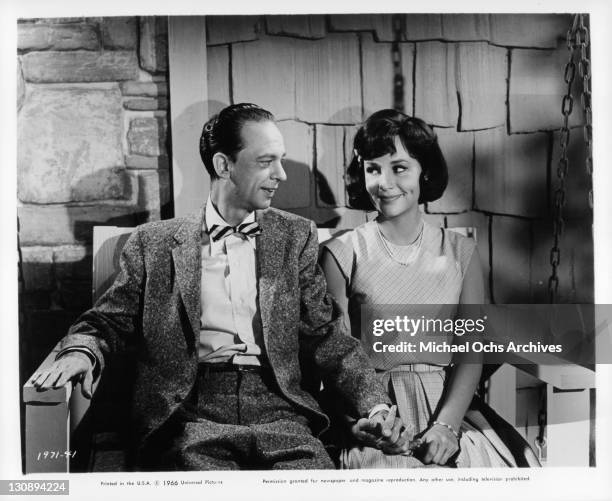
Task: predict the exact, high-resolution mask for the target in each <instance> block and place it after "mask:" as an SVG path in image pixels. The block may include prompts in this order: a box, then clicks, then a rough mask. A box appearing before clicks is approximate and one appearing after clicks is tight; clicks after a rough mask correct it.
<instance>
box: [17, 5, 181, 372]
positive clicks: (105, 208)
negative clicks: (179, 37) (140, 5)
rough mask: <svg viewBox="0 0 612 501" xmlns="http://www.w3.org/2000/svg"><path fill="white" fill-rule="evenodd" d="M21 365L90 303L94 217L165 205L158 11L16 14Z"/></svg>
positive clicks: (136, 216) (123, 218)
mask: <svg viewBox="0 0 612 501" xmlns="http://www.w3.org/2000/svg"><path fill="white" fill-rule="evenodd" d="M17 59H18V71H17V83H18V102H17V110H18V119H17V124H18V125H17V127H18V160H17V162H18V164H17V172H18V186H17V193H18V200H19V207H18V217H19V221H18V222H19V242H20V257H21V274H20V278H21V282H20V313H21V316H20V318H21V346H22V349H23V353H22V362H23V363H22V377H23V376H25V377H27V375H28V373H29V372H30V371H31V370H32V369H33V368H34V367H35V365H36V364H38V363H39V362H40V360H41V359H42V358H43V356H44V355H45V354H46V352H47V351H48V350H49V348H50V347H52V346H53V345H54V344H55V342H57V340H58V339H59V338H60V337H61V336H62V335H63V334H64V333H65V331H66V329H67V327H68V326H69V325H70V323H71V322H72V321H73V320H74V319H75V318H76V316H77V315H78V314H79V313H80V312H82V311H83V310H84V309H85V308H87V307H88V306H90V304H91V275H92V270H91V243H92V226H93V225H95V224H106V225H118V226H134V225H136V224H138V223H141V222H145V221H149V220H156V219H160V218H161V217H168V216H169V215H171V212H170V211H171V207H170V204H169V202H170V196H171V195H170V192H171V190H170V175H169V162H168V141H167V109H168V75H167V69H168V62H167V21H166V19H165V18H147V17H141V18H138V17H113V18H60V19H24V20H20V22H19V24H18V58H17Z"/></svg>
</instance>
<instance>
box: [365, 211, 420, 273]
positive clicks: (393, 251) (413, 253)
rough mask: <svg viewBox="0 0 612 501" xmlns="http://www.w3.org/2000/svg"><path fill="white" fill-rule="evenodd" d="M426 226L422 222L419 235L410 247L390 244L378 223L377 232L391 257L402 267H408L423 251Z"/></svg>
mask: <svg viewBox="0 0 612 501" xmlns="http://www.w3.org/2000/svg"><path fill="white" fill-rule="evenodd" d="M424 226H425V225H424V224H423V222H422V221H421V228H420V230H419V234H418V235H417V237H416V238H415V239H414V241H413V242H412V243H410V244H408V245H396V244H394V243H392V242H389V240H387V239H386V238H385V236H384V235H383V234H382V231H380V225H379V224H378V223H376V232H377V233H378V237H379V238H380V241H381V242H382V245H383V247H384V249H385V251H386V252H387V254H389V257H390V258H391V259H392V260H393V261H395V262H396V263H398V264H401V265H402V266H408V265H410V264H412V263H413V262H414V261H415V260H416V258H417V256H418V255H419V251H420V250H421V244H422V243H423V228H424Z"/></svg>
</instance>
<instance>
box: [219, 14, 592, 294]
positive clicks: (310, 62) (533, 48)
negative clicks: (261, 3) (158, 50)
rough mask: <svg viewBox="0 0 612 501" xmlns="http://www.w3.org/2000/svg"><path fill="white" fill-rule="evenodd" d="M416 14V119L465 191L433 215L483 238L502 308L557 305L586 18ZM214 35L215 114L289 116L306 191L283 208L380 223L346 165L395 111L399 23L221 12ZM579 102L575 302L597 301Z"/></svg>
mask: <svg viewBox="0 0 612 501" xmlns="http://www.w3.org/2000/svg"><path fill="white" fill-rule="evenodd" d="M401 21H402V23H403V29H402V30H401V34H400V38H399V40H400V43H399V48H400V54H401V62H400V66H401V68H402V74H403V76H404V81H405V84H404V87H405V110H406V112H407V113H410V114H415V115H417V116H419V117H421V118H423V119H425V120H426V121H428V122H429V123H430V124H432V125H433V126H435V128H436V131H437V133H438V136H439V139H440V143H441V146H442V149H443V151H444V153H445V156H446V158H447V161H448V165H449V169H450V184H449V187H448V189H447V190H446V193H445V194H444V196H443V197H442V199H440V200H438V201H436V202H433V203H431V204H428V206H427V207H425V211H426V213H427V216H426V217H427V218H428V219H430V220H432V221H434V222H436V223H438V224H440V225H444V226H447V227H458V226H470V227H475V228H476V229H477V240H478V245H479V251H480V255H481V259H482V261H483V266H484V269H485V273H486V277H487V280H488V284H489V292H490V295H491V298H492V299H493V300H494V301H495V302H498V303H530V302H548V293H547V289H548V287H547V284H548V277H549V275H550V272H551V269H550V264H549V254H550V248H551V245H552V226H551V223H550V219H551V217H550V216H551V204H552V200H553V193H554V190H555V189H556V186H557V184H556V183H557V181H556V167H557V163H558V160H557V159H558V156H559V138H558V130H559V128H560V127H561V124H562V114H561V100H562V96H563V94H564V93H565V88H566V85H565V83H564V80H563V76H564V65H565V63H566V61H567V58H568V55H567V48H566V44H565V35H566V32H567V29H568V28H569V26H570V22H571V17H570V16H568V15H543V14H536V15H518V14H517V15H514V14H513V15H488V14H481V15H468V14H459V15H454V14H453V15H450V14H444V15H437V14H436V15H414V14H413V15H404V16H401ZM207 37H208V39H207V44H208V62H207V64H208V68H209V73H208V89H209V111H210V113H211V114H212V113H214V112H216V111H218V110H219V109H221V108H222V107H223V106H225V105H227V104H229V103H236V102H242V101H248V102H254V103H257V104H259V105H261V106H263V107H266V108H268V109H270V110H271V111H272V112H273V113H274V114H275V115H276V116H277V118H278V119H279V120H280V128H281V131H282V132H283V135H284V137H285V143H286V147H287V152H288V159H287V163H286V164H287V169H286V170H287V174H288V176H289V179H290V182H287V183H285V184H284V185H283V186H282V188H281V189H280V190H279V193H278V194H277V197H276V198H275V201H274V203H275V205H277V206H279V207H281V208H285V209H287V210H290V211H293V212H296V213H299V214H303V215H305V216H308V217H311V218H312V219H314V220H316V221H317V223H318V224H319V225H322V226H336V227H342V226H354V225H356V224H359V223H361V222H363V221H365V218H366V215H365V214H363V213H360V212H357V211H352V210H349V209H347V208H346V200H347V199H346V193H345V190H344V179H343V175H344V171H343V167H342V166H346V165H347V164H348V161H349V158H350V155H351V142H352V138H353V135H354V133H355V130H356V127H357V125H358V124H359V122H361V121H362V120H363V119H365V118H366V117H367V116H368V115H369V114H370V113H371V112H373V111H375V110H377V109H380V108H388V107H392V105H393V60H392V52H391V47H392V42H393V40H394V38H395V32H394V29H393V18H392V16H391V15H330V16H240V17H237V16H210V17H208V18H207ZM577 85H579V84H577ZM579 90H580V89H579V88H578V89H577V91H579ZM579 103H580V100H579V98H578V96H576V106H575V107H574V112H573V114H572V117H571V120H570V124H571V126H572V127H573V130H572V133H571V144H570V160H571V167H570V174H569V176H568V179H567V186H568V193H567V205H566V209H565V217H566V231H565V235H564V237H563V238H562V241H561V249H562V250H561V267H560V270H559V274H560V293H561V294H560V300H561V301H568V302H581V301H583V302H590V301H593V240H592V233H591V225H592V213H591V211H590V209H589V207H588V202H587V193H586V190H587V177H586V173H585V168H584V143H583V136H582V130H581V128H580V126H581V124H582V120H583V116H582V112H581V110H580V105H579Z"/></svg>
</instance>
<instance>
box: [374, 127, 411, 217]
mask: <svg viewBox="0 0 612 501" xmlns="http://www.w3.org/2000/svg"><path fill="white" fill-rule="evenodd" d="M394 145H395V153H393V154H390V153H387V154H386V155H383V156H382V157H378V158H374V159H372V160H364V162H363V169H364V177H365V185H366V190H367V191H368V193H369V194H370V197H371V198H372V202H373V203H374V206H375V207H376V210H378V212H380V213H381V214H382V215H383V216H384V217H385V218H387V219H389V218H394V217H397V216H399V215H401V214H404V213H406V212H409V211H412V210H417V209H418V204H419V194H420V190H419V178H420V176H421V171H422V168H421V164H420V163H419V161H418V160H416V159H415V158H413V157H411V156H410V155H409V154H408V152H407V151H406V149H405V148H404V145H403V144H402V142H401V140H400V138H399V137H398V136H396V137H395V140H394Z"/></svg>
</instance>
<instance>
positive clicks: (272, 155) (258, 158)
mask: <svg viewBox="0 0 612 501" xmlns="http://www.w3.org/2000/svg"><path fill="white" fill-rule="evenodd" d="M286 157H287V153H283V154H282V155H281V156H280V158H281V159H282V158H286ZM266 158H279V156H278V155H276V154H274V153H264V154H263V155H259V156H258V157H256V160H263V159H266Z"/></svg>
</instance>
